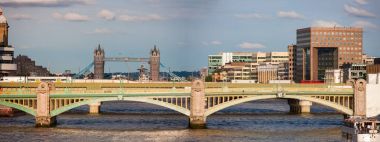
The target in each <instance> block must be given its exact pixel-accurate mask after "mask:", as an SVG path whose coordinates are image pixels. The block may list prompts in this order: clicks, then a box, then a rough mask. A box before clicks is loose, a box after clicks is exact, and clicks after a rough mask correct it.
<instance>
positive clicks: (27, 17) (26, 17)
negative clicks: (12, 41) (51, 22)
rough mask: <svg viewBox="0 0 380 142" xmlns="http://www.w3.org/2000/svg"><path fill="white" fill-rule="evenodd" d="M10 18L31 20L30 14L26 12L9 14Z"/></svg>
mask: <svg viewBox="0 0 380 142" xmlns="http://www.w3.org/2000/svg"><path fill="white" fill-rule="evenodd" d="M10 18H12V19H15V20H31V19H32V16H30V15H28V14H14V15H10Z"/></svg>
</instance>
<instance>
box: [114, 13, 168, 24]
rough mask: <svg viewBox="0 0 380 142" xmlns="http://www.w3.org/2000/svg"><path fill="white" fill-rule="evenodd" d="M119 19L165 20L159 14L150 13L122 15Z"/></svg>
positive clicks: (134, 20) (129, 20) (127, 20)
mask: <svg viewBox="0 0 380 142" xmlns="http://www.w3.org/2000/svg"><path fill="white" fill-rule="evenodd" d="M118 19H119V20H120V21H126V22H136V21H159V20H164V18H163V17H162V16H160V15H158V14H149V15H144V16H133V15H120V16H119V17H118Z"/></svg>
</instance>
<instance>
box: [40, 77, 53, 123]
mask: <svg viewBox="0 0 380 142" xmlns="http://www.w3.org/2000/svg"><path fill="white" fill-rule="evenodd" d="M52 88H54V86H53V84H48V83H45V82H42V83H40V84H39V85H38V88H37V90H36V92H37V113H36V116H35V119H36V127H51V126H55V125H56V124H57V120H56V118H55V117H52V116H51V115H50V90H52Z"/></svg>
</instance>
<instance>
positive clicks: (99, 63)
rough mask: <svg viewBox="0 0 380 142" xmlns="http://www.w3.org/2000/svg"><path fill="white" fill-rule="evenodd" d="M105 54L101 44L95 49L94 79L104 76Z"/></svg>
mask: <svg viewBox="0 0 380 142" xmlns="http://www.w3.org/2000/svg"><path fill="white" fill-rule="evenodd" d="M104 54H105V53H104V49H102V48H100V44H99V45H98V48H95V50H94V79H103V78H104V56H105V55H104Z"/></svg>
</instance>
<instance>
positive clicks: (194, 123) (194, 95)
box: [189, 80, 206, 129]
mask: <svg viewBox="0 0 380 142" xmlns="http://www.w3.org/2000/svg"><path fill="white" fill-rule="evenodd" d="M205 107H206V97H205V86H204V83H203V82H202V81H201V80H195V81H194V82H193V84H192V86H191V98H190V118H189V126H190V128H193V129H204V128H206V116H205V112H206V108H205Z"/></svg>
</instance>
